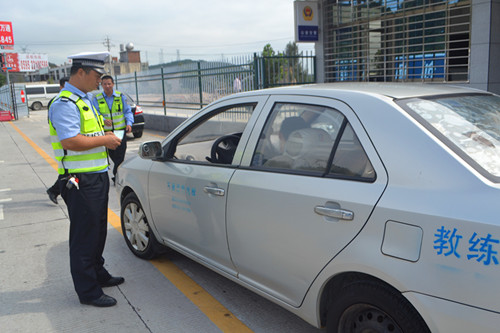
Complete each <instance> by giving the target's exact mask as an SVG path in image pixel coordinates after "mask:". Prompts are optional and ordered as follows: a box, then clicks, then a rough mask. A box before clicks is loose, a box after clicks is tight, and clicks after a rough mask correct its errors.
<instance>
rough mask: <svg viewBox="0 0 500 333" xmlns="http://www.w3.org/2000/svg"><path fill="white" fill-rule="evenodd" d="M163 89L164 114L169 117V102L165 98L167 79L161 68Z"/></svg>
mask: <svg viewBox="0 0 500 333" xmlns="http://www.w3.org/2000/svg"><path fill="white" fill-rule="evenodd" d="M161 89H162V91H163V114H164V115H165V116H166V115H167V101H166V98H165V78H164V77H163V67H162V68H161Z"/></svg>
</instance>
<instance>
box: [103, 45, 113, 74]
mask: <svg viewBox="0 0 500 333" xmlns="http://www.w3.org/2000/svg"><path fill="white" fill-rule="evenodd" d="M103 45H104V46H106V48H107V49H108V52H109V72H110V73H109V74H110V75H111V76H114V70H113V66H112V64H111V60H112V58H113V57H112V56H111V46H115V45H114V44H112V43H111V40H110V39H109V36H106V38H105V39H104V42H103Z"/></svg>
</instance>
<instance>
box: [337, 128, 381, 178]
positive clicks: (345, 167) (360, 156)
mask: <svg viewBox="0 0 500 333" xmlns="http://www.w3.org/2000/svg"><path fill="white" fill-rule="evenodd" d="M330 175H342V176H347V177H354V178H363V179H367V180H373V179H375V170H374V169H373V166H372V164H371V162H370V160H369V159H368V156H367V155H366V152H365V151H364V149H363V147H362V146H361V143H360V142H359V140H358V137H357V136H356V133H354V131H353V129H352V127H351V125H350V124H346V126H345V129H344V130H343V133H342V136H341V138H340V141H339V144H338V146H337V149H336V150H335V154H334V156H333V161H332V165H331V167H330Z"/></svg>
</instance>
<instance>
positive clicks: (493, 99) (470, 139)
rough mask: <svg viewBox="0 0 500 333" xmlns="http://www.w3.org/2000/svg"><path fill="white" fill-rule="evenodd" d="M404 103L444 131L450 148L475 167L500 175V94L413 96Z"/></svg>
mask: <svg viewBox="0 0 500 333" xmlns="http://www.w3.org/2000/svg"><path fill="white" fill-rule="evenodd" d="M402 104H404V105H402V106H403V107H405V109H407V110H410V111H413V112H411V113H413V114H414V115H415V114H416V115H417V118H418V119H419V120H420V121H421V122H422V123H423V124H424V125H425V126H426V127H427V128H429V129H431V130H432V131H434V132H435V133H436V131H437V133H439V134H441V135H438V136H439V137H441V139H442V140H443V142H444V143H446V144H447V145H448V146H450V148H452V149H453V150H454V151H456V152H458V153H459V154H461V155H462V156H463V154H465V157H466V158H465V159H466V160H467V161H468V162H470V163H471V164H472V165H473V166H474V167H476V168H477V167H478V166H479V170H478V171H480V172H481V173H482V174H485V172H484V171H486V172H487V173H488V174H489V175H488V174H486V175H487V176H490V175H491V176H493V177H495V178H497V177H500V97H499V96H495V95H487V94H475V95H456V96H452V97H438V98H433V99H411V100H405V101H402ZM429 125H430V126H429ZM457 148H458V149H457ZM481 169H483V170H484V171H483V170H481ZM490 178H491V177H490ZM496 180H497V181H498V178H497V179H496Z"/></svg>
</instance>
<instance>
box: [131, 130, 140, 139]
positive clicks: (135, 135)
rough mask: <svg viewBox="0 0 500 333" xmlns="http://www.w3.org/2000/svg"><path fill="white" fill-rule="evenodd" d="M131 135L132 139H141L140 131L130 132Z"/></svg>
mask: <svg viewBox="0 0 500 333" xmlns="http://www.w3.org/2000/svg"><path fill="white" fill-rule="evenodd" d="M132 134H133V135H134V138H136V139H139V138H140V137H142V131H140V132H132Z"/></svg>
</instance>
